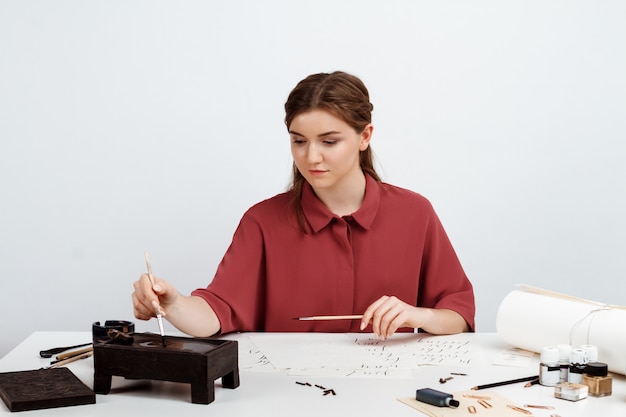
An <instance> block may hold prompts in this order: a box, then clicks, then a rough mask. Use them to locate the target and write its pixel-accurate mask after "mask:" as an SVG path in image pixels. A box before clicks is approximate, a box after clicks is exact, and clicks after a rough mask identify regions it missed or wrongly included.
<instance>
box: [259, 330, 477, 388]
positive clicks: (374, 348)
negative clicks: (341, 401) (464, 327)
mask: <svg viewBox="0 0 626 417" xmlns="http://www.w3.org/2000/svg"><path fill="white" fill-rule="evenodd" d="M250 339H251V341H252V343H254V345H255V346H257V347H258V350H259V351H260V352H263V355H264V356H265V357H266V358H267V359H268V360H269V362H270V363H271V364H272V365H273V366H274V367H275V368H276V369H278V370H281V371H284V372H287V373H289V374H291V375H319V376H344V377H345V376H359V377H394V378H411V377H412V375H413V371H415V370H417V369H418V367H419V365H450V366H463V365H477V364H481V363H482V362H483V361H484V359H483V351H482V349H481V348H480V347H477V346H474V345H472V344H471V342H470V337H469V336H468V335H465V334H460V335H451V336H431V335H416V334H412V333H397V334H395V335H394V336H392V337H391V338H389V339H387V340H384V341H383V340H378V339H375V338H373V337H372V335H371V334H363V335H360V334H359V335H354V334H351V335H347V334H342V333H307V334H302V333H296V334H294V333H281V334H276V333H273V334H263V333H254V334H250Z"/></svg>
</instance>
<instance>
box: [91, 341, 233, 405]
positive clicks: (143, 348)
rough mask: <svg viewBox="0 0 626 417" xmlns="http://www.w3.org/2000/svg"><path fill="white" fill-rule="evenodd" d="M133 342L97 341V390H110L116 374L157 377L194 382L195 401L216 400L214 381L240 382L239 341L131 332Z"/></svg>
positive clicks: (99, 391) (130, 376)
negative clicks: (163, 338) (123, 343)
mask: <svg viewBox="0 0 626 417" xmlns="http://www.w3.org/2000/svg"><path fill="white" fill-rule="evenodd" d="M129 336H132V338H133V342H132V344H130V345H122V344H115V343H94V345H93V347H94V354H93V357H94V392H95V393H96V394H108V393H109V392H110V391H111V378H112V376H113V375H116V376H122V377H124V378H127V379H153V380H159V381H171V382H182V383H189V384H191V402H192V403H195V404H209V403H211V402H213V401H214V400H215V385H214V381H215V380H216V379H218V378H222V386H223V387H224V388H232V389H234V388H237V387H238V386H239V367H238V354H237V342H236V341H233V340H216V339H208V338H189V337H173V336H166V342H167V346H166V347H163V346H162V343H161V336H160V335H156V334H152V333H131V334H129Z"/></svg>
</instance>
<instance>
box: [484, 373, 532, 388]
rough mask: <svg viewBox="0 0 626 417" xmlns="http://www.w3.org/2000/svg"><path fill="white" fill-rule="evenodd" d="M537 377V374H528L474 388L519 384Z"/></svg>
mask: <svg viewBox="0 0 626 417" xmlns="http://www.w3.org/2000/svg"><path fill="white" fill-rule="evenodd" d="M535 379H537V375H533V376H527V377H525V378H517V379H511V380H508V381H501V382H493V383H491V384H485V385H477V386H475V387H474V388H472V389H473V390H479V389H485V388H493V387H501V386H502V385H510V384H517V383H518V382H528V381H533V380H535Z"/></svg>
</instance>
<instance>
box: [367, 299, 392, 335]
mask: <svg viewBox="0 0 626 417" xmlns="http://www.w3.org/2000/svg"><path fill="white" fill-rule="evenodd" d="M394 305H395V297H388V296H385V297H384V301H383V302H382V303H381V304H380V305H379V306H378V308H376V310H375V311H374V315H373V317H372V330H373V331H374V334H375V335H376V336H377V337H382V338H384V336H385V329H386V327H387V324H386V323H385V322H384V321H383V320H385V317H386V315H387V314H388V312H389V310H391V309H392V308H393V306H394Z"/></svg>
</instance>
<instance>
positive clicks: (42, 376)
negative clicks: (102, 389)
mask: <svg viewBox="0 0 626 417" xmlns="http://www.w3.org/2000/svg"><path fill="white" fill-rule="evenodd" d="M0 397H2V400H3V401H4V403H5V404H6V405H7V407H8V408H9V410H11V411H27V410H39V409H43V408H56V407H66V406H72V405H83V404H95V403H96V396H95V394H94V392H93V391H92V390H91V389H89V387H87V385H85V384H84V383H83V382H82V381H81V380H80V379H78V377H76V375H74V374H73V373H72V371H70V370H69V369H67V368H53V369H39V370H33V371H17V372H5V373H1V374H0Z"/></svg>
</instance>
